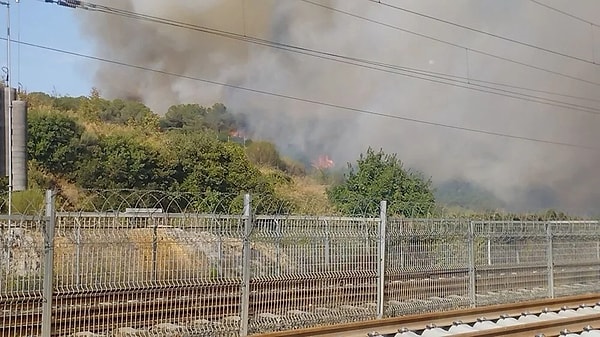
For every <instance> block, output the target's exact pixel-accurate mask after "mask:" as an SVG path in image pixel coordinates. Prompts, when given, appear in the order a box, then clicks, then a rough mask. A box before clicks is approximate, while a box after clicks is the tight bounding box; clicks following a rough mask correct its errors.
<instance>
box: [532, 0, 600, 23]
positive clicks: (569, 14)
mask: <svg viewBox="0 0 600 337" xmlns="http://www.w3.org/2000/svg"><path fill="white" fill-rule="evenodd" d="M529 1H531V2H533V3H534V4H537V5H539V6H542V7H546V8H548V9H550V10H552V11H555V12H557V13H560V14H563V15H566V16H568V17H570V18H573V19H575V20H578V21H581V22H585V23H587V24H589V25H592V26H596V27H598V25H597V24H595V23H593V22H592V21H589V20H586V19H584V18H581V17H579V16H576V15H574V14H571V13H568V12H565V11H563V10H560V9H558V8H555V7H552V6H550V5H548V4H545V3H543V2H541V1H537V0H529Z"/></svg>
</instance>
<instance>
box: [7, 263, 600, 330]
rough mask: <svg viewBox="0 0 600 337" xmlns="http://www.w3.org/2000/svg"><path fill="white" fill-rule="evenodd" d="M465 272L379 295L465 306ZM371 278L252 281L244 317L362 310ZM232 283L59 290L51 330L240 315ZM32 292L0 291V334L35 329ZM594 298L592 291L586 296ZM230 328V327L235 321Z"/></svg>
mask: <svg viewBox="0 0 600 337" xmlns="http://www.w3.org/2000/svg"><path fill="white" fill-rule="evenodd" d="M536 270H537V269H535V268H532V269H530V270H529V271H526V270H522V269H519V270H516V271H515V270H513V269H497V268H493V269H492V268H490V269H481V270H478V273H480V275H479V276H478V278H477V283H476V292H477V294H484V293H487V292H494V291H496V290H498V289H507V288H526V289H534V288H536V287H543V286H544V285H545V283H544V282H546V276H545V275H543V274H541V273H538V272H536ZM468 272H469V271H468V270H466V269H456V270H445V271H439V272H438V271H430V272H427V273H422V272H421V273H417V272H415V273H404V274H400V273H398V274H393V273H392V274H391V275H390V276H389V277H387V283H388V284H387V287H386V293H385V296H386V299H387V300H388V301H390V303H391V302H392V301H396V302H402V301H405V300H411V299H416V298H423V299H427V298H431V297H443V296H457V297H460V298H462V299H461V300H459V304H460V306H464V305H468V293H469V289H468V284H469V275H468ZM375 281H376V275H369V274H367V275H364V274H352V273H337V274H336V273H332V274H327V275H318V276H313V277H307V278H306V279H285V278H282V279H264V280H252V281H251V283H250V302H249V303H250V305H249V316H250V317H251V318H256V317H258V316H259V315H261V314H262V313H265V312H267V313H272V314H273V315H284V314H286V312H288V311H290V310H292V311H294V310H299V311H309V310H311V309H315V308H322V307H324V306H326V305H331V304H332V300H331V299H332V298H338V299H339V303H338V305H339V306H349V307H352V306H355V307H359V308H362V309H364V305H365V304H367V303H374V302H376V290H377V288H376V285H375V284H376V282H375ZM240 289H241V287H240V283H239V282H236V281H232V282H228V283H224V282H220V283H207V284H202V285H187V286H148V287H139V288H128V289H95V290H89V291H70V292H60V293H57V294H55V296H54V298H53V318H52V326H53V329H54V331H53V333H54V335H56V336H65V335H69V334H73V333H77V332H82V331H96V332H104V331H112V330H114V329H116V328H118V327H130V328H134V329H138V328H139V329H144V328H148V327H151V326H154V325H157V324H164V323H165V322H169V323H173V324H181V325H187V326H189V325H190V323H193V321H194V320H202V321H210V322H219V321H222V320H223V319H228V317H229V318H232V319H233V320H234V321H235V319H236V317H237V316H239V315H240V307H241V297H242V296H241V290H240ZM33 295H34V296H32V297H18V296H13V297H8V296H4V297H0V336H20V335H22V336H31V335H39V333H40V328H41V319H42V312H41V306H42V299H41V295H40V294H39V293H36V294H33ZM598 300H600V298H598V299H597V300H596V301H594V303H595V302H597V301H598ZM586 302H590V301H586ZM578 304H580V303H577V305H578ZM455 307H457V306H455ZM448 309H449V308H441V309H440V310H448ZM538 309H539V308H538ZM408 310H412V309H411V308H409V309H408ZM428 310H430V309H428ZM413 312H414V311H413ZM391 314H392V315H396V314H404V312H400V313H398V312H396V313H394V312H392V313H391ZM371 316H372V317H374V312H369V311H364V312H361V313H360V314H359V315H357V316H355V318H354V319H368V318H371ZM231 327H232V329H233V330H235V329H236V327H237V325H236V322H234V323H233V324H231ZM287 328H290V327H287ZM263 331H264V330H263Z"/></svg>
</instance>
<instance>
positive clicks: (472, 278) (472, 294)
mask: <svg viewBox="0 0 600 337" xmlns="http://www.w3.org/2000/svg"><path fill="white" fill-rule="evenodd" d="M468 249H469V301H470V302H471V307H473V308H474V307H476V306H477V292H476V291H477V289H476V283H475V282H477V279H476V275H475V225H474V224H473V221H471V222H470V223H469V248H468Z"/></svg>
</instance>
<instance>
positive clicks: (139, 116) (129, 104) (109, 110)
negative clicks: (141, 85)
mask: <svg viewBox="0 0 600 337" xmlns="http://www.w3.org/2000/svg"><path fill="white" fill-rule="evenodd" d="M153 114H154V113H153V112H152V111H151V110H150V108H148V107H147V106H145V105H144V104H142V103H140V102H136V101H126V100H122V99H115V100H113V101H112V102H109V103H108V104H106V105H104V106H103V107H102V110H100V111H98V118H99V119H100V121H102V122H107V123H114V124H121V125H125V124H132V125H141V124H143V122H144V121H145V120H147V119H148V118H149V117H150V116H151V115H153Z"/></svg>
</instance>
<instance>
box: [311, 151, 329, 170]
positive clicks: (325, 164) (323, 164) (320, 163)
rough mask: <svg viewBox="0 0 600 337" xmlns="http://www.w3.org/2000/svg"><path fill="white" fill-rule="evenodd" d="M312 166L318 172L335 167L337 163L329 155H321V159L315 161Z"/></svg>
mask: <svg viewBox="0 0 600 337" xmlns="http://www.w3.org/2000/svg"><path fill="white" fill-rule="evenodd" d="M312 166H313V167H314V168H316V169H317V170H325V169H330V168H332V167H334V166H335V163H334V162H333V160H331V158H329V156H328V155H320V156H319V158H317V159H316V160H315V161H313V163H312Z"/></svg>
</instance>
